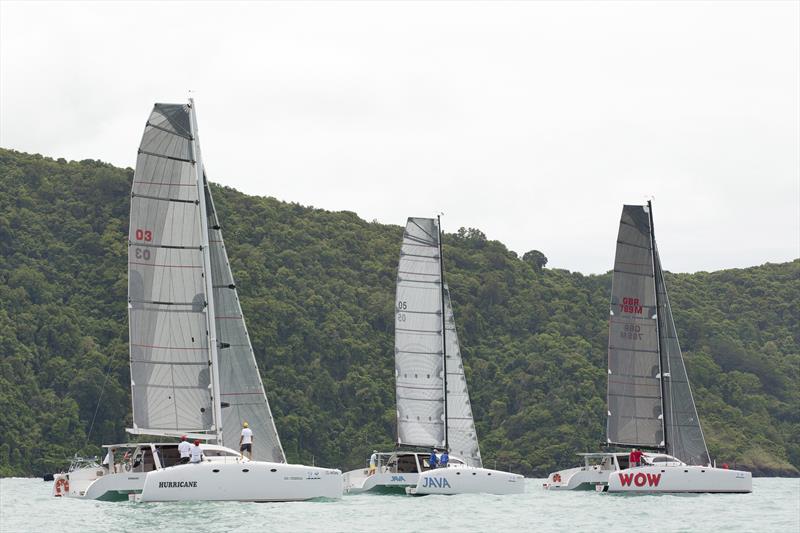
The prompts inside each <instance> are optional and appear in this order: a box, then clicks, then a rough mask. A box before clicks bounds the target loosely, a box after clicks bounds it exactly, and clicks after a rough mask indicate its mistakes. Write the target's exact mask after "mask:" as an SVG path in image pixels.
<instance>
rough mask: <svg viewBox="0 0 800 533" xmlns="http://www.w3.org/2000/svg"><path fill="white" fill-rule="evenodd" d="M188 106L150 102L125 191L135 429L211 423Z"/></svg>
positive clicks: (197, 428)
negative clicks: (128, 196)
mask: <svg viewBox="0 0 800 533" xmlns="http://www.w3.org/2000/svg"><path fill="white" fill-rule="evenodd" d="M194 163H195V153H194V148H193V132H192V127H191V125H190V117H189V107H188V106H186V105H173V104H156V106H155V107H154V109H153V111H152V113H151V114H150V118H149V119H148V121H147V125H146V127H145V131H144V135H143V136H142V141H141V145H140V148H139V155H138V158H137V161H136V171H135V173H134V178H133V187H132V192H131V211H130V229H129V236H128V239H129V240H128V242H129V247H128V319H129V320H128V322H129V340H130V366H131V392H132V403H133V422H134V427H135V428H143V429H150V430H167V431H169V430H172V431H186V432H203V431H209V430H211V429H212V427H213V423H214V422H213V416H212V405H211V390H210V373H209V361H210V359H209V341H208V332H207V329H208V328H207V323H206V315H205V305H206V304H205V302H206V297H205V289H204V281H203V257H202V235H201V214H200V207H199V198H198V190H199V189H198V187H197V175H196V172H195V164H194Z"/></svg>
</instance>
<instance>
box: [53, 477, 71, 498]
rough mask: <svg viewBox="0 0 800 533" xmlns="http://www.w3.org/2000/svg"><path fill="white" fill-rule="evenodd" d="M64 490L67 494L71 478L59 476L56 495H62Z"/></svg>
mask: <svg viewBox="0 0 800 533" xmlns="http://www.w3.org/2000/svg"><path fill="white" fill-rule="evenodd" d="M62 490H63V491H64V493H65V494H66V493H67V492H69V480H68V479H67V478H65V477H62V478H58V480H57V481H56V496H61V495H62V494H61V491H62Z"/></svg>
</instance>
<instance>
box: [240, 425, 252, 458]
mask: <svg viewBox="0 0 800 533" xmlns="http://www.w3.org/2000/svg"><path fill="white" fill-rule="evenodd" d="M244 452H247V458H248V459H251V460H252V459H253V430H252V429H250V424H248V423H247V422H245V423H243V424H242V436H241V437H239V453H241V454H242V457H244Z"/></svg>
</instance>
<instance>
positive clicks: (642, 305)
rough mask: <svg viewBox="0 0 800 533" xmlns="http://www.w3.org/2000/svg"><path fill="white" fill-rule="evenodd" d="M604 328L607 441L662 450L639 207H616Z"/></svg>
mask: <svg viewBox="0 0 800 533" xmlns="http://www.w3.org/2000/svg"><path fill="white" fill-rule="evenodd" d="M608 329H609V333H608V426H607V437H608V442H609V443H610V444H620V445H628V446H643V447H649V448H660V447H663V446H664V425H663V417H662V403H661V394H662V391H661V365H660V360H659V342H658V341H659V339H658V314H657V312H656V290H655V276H654V265H653V251H652V239H651V228H650V216H649V211H648V209H647V208H646V207H644V206H640V205H626V206H624V207H623V209H622V218H621V220H620V225H619V235H618V237H617V253H616V257H615V260H614V276H613V281H612V285H611V312H610V316H609V328H608Z"/></svg>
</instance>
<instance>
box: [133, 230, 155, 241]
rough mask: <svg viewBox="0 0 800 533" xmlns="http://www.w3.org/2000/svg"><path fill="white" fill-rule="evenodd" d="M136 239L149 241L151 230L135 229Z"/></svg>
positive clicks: (151, 237) (151, 236) (151, 234)
mask: <svg viewBox="0 0 800 533" xmlns="http://www.w3.org/2000/svg"><path fill="white" fill-rule="evenodd" d="M136 240H137V241H146V242H150V241H152V240H153V232H152V231H150V230H149V229H137V230H136Z"/></svg>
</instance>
